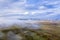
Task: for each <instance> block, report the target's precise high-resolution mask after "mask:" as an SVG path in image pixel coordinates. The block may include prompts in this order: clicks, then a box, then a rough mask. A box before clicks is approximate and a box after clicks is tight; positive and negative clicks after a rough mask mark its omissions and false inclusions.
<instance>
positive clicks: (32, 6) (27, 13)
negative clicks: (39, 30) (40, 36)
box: [0, 0, 60, 20]
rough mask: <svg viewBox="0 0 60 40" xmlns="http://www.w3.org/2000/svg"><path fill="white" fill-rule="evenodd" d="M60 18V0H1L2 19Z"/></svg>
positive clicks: (0, 16) (0, 11)
mask: <svg viewBox="0 0 60 40" xmlns="http://www.w3.org/2000/svg"><path fill="white" fill-rule="evenodd" d="M20 18H36V19H37V18H38V19H43V20H44V19H46V20H60V0H0V20H6V19H7V20H15V19H16V20H17V19H20Z"/></svg>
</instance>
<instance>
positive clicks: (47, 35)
mask: <svg viewBox="0 0 60 40" xmlns="http://www.w3.org/2000/svg"><path fill="white" fill-rule="evenodd" d="M0 40H60V27H59V26H58V25H43V26H42V28H39V29H28V28H19V27H17V26H12V27H11V28H8V29H0Z"/></svg>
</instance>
